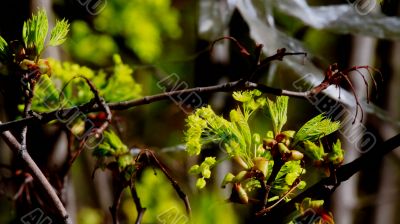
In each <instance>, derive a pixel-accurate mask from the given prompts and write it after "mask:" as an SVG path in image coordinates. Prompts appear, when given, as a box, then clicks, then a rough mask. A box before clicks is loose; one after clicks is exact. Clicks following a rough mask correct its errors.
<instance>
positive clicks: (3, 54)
mask: <svg viewBox="0 0 400 224" xmlns="http://www.w3.org/2000/svg"><path fill="white" fill-rule="evenodd" d="M7 51H8V43H7V41H6V40H4V38H3V37H2V36H0V60H5V59H6V58H7V54H8V52H7Z"/></svg>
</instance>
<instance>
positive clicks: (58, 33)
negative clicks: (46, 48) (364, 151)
mask: <svg viewBox="0 0 400 224" xmlns="http://www.w3.org/2000/svg"><path fill="white" fill-rule="evenodd" d="M68 31H69V23H68V21H67V20H65V19H63V20H61V21H59V20H57V21H56V25H55V26H54V28H53V30H51V34H50V41H49V45H50V46H58V45H60V44H62V43H64V41H65V40H66V37H67V34H68Z"/></svg>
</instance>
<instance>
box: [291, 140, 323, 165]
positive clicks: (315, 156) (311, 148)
mask: <svg viewBox="0 0 400 224" xmlns="http://www.w3.org/2000/svg"><path fill="white" fill-rule="evenodd" d="M303 144H304V148H302V147H296V148H297V149H299V151H301V152H304V153H305V154H306V155H307V157H308V158H310V159H312V160H317V161H322V160H323V156H324V153H325V152H324V148H323V147H322V145H320V146H318V145H316V144H315V143H313V142H311V141H309V140H306V141H304V142H303Z"/></svg>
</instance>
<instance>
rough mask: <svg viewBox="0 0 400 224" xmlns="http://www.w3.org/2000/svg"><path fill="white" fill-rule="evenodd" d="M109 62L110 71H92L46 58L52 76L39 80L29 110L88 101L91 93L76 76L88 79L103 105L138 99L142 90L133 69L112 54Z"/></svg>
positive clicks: (91, 96) (47, 108) (41, 109)
mask: <svg viewBox="0 0 400 224" xmlns="http://www.w3.org/2000/svg"><path fill="white" fill-rule="evenodd" d="M113 59H114V67H113V68H112V69H111V71H110V72H108V71H105V70H98V71H95V70H92V69H90V68H88V67H85V66H80V65H78V64H74V63H70V62H60V61H57V60H54V59H49V64H50V67H51V70H52V71H51V73H52V76H51V78H49V77H47V76H42V77H41V79H40V80H39V82H38V84H37V87H36V93H35V97H34V98H33V105H32V108H33V109H34V110H35V111H39V112H47V111H51V110H54V109H57V108H59V107H69V106H77V105H80V104H83V103H87V102H89V101H90V100H91V99H92V98H93V93H92V92H91V91H90V89H89V87H88V86H87V84H86V82H85V80H83V79H81V78H79V76H80V75H81V76H85V77H86V78H88V79H90V80H91V81H92V82H93V84H94V85H95V86H96V88H98V90H99V92H100V95H101V96H102V97H104V99H105V100H106V101H107V102H117V101H123V100H131V99H135V98H138V97H140V96H141V91H142V88H141V86H140V85H139V84H138V83H136V81H135V79H134V78H133V77H132V72H133V70H132V69H131V68H130V67H129V66H127V65H125V64H123V63H122V60H121V57H120V56H119V55H114V58H113ZM61 92H62V94H61V95H60V93H61Z"/></svg>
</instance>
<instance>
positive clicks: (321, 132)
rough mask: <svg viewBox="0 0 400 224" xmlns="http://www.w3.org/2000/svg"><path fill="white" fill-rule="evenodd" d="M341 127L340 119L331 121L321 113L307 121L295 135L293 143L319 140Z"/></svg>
mask: <svg viewBox="0 0 400 224" xmlns="http://www.w3.org/2000/svg"><path fill="white" fill-rule="evenodd" d="M339 128H340V122H339V121H331V120H330V119H329V118H326V117H325V116H324V114H320V115H318V116H316V117H314V118H313V119H311V120H309V121H308V122H307V123H305V124H304V125H303V126H302V127H301V128H300V130H299V131H298V132H296V134H295V135H294V141H293V145H296V144H297V143H299V142H301V141H306V140H308V141H312V142H314V141H317V140H319V139H320V138H322V137H324V136H326V135H329V134H331V133H332V132H335V131H337V130H338V129H339Z"/></svg>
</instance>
